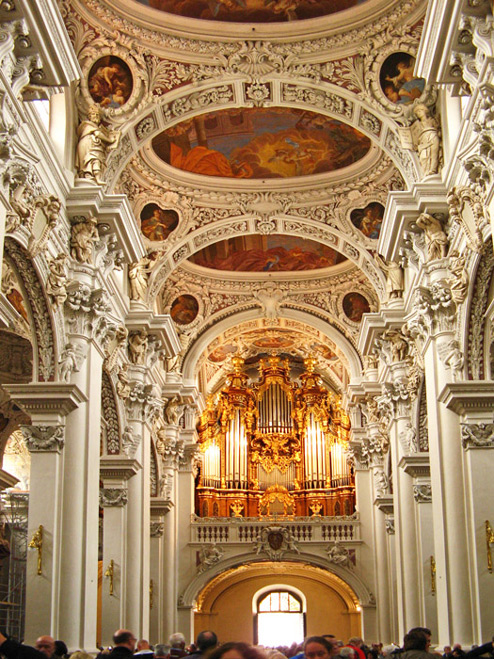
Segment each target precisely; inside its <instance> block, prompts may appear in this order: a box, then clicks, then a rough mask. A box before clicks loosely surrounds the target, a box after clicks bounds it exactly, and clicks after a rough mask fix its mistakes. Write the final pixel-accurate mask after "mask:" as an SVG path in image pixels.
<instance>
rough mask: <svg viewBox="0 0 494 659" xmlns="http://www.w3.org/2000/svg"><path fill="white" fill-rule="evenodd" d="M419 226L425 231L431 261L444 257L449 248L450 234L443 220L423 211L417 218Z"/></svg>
mask: <svg viewBox="0 0 494 659" xmlns="http://www.w3.org/2000/svg"><path fill="white" fill-rule="evenodd" d="M417 226H418V227H419V228H420V229H422V230H423V232H424V235H425V242H426V244H427V255H428V258H429V261H434V260H435V259H442V258H444V257H445V256H446V251H447V248H448V236H447V235H446V234H445V232H444V230H443V227H442V224H441V222H440V221H439V220H438V219H437V218H435V217H433V216H432V215H429V213H422V214H421V215H419V216H418V218H417Z"/></svg>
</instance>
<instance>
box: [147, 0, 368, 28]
mask: <svg viewBox="0 0 494 659" xmlns="http://www.w3.org/2000/svg"><path fill="white" fill-rule="evenodd" d="M137 2H139V4H141V5H146V6H147V7H153V8H155V9H160V10H161V11H166V12H168V13H169V14H176V15H178V16H184V17H187V18H202V19H203V20H208V21H228V22H238V23H273V22H276V23H280V22H284V21H297V20H304V19H307V18H317V17H319V16H327V15H328V14H334V13H336V12H339V11H342V10H344V9H349V8H350V7H355V6H357V5H360V4H362V3H363V2H365V0H137Z"/></svg>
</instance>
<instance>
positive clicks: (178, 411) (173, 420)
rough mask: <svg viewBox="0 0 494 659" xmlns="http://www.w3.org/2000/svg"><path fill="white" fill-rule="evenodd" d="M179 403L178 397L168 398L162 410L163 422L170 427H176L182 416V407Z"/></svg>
mask: <svg viewBox="0 0 494 659" xmlns="http://www.w3.org/2000/svg"><path fill="white" fill-rule="evenodd" d="M180 403H181V401H180V396H177V395H175V396H173V398H170V400H169V401H168V402H167V403H166V406H165V409H164V410H163V415H164V417H165V421H166V422H167V423H168V424H170V425H172V426H176V425H178V422H179V420H180V417H181V416H182V412H183V410H184V405H181V404H180Z"/></svg>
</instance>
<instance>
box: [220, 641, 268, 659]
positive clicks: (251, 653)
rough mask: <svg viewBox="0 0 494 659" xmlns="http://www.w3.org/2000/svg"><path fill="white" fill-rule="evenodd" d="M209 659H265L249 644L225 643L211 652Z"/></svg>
mask: <svg viewBox="0 0 494 659" xmlns="http://www.w3.org/2000/svg"><path fill="white" fill-rule="evenodd" d="M208 659H264V655H263V654H262V653H261V651H260V650H258V649H257V648H255V647H253V646H252V645H248V644H247V643H223V645H220V646H219V647H217V648H216V649H215V650H213V651H212V652H211V654H210V655H209V656H208Z"/></svg>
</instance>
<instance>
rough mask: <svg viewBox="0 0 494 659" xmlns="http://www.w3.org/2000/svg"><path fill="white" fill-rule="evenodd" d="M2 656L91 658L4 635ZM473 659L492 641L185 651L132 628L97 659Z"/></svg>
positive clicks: (214, 644) (199, 646)
mask: <svg viewBox="0 0 494 659" xmlns="http://www.w3.org/2000/svg"><path fill="white" fill-rule="evenodd" d="M0 654H2V655H3V656H4V657H6V659H69V657H70V659H92V655H90V654H89V653H87V652H85V651H84V650H77V651H76V652H72V653H70V655H69V652H68V649H67V646H66V644H65V643H64V642H63V641H56V640H55V639H53V638H52V637H51V636H40V638H38V639H37V641H36V643H35V645H34V647H31V646H29V645H24V644H22V643H18V642H17V641H15V640H13V639H9V638H7V637H6V636H4V635H3V634H2V633H1V632H0ZM389 655H400V656H399V657H394V659H433V658H434V657H436V658H437V659H438V658H441V659H475V658H476V657H481V656H485V657H488V658H489V659H492V658H493V657H494V637H493V638H492V640H491V641H489V642H488V643H484V644H483V645H480V646H477V645H474V646H472V647H471V648H470V649H469V650H463V648H462V647H461V645H460V644H459V643H456V644H455V645H453V646H449V645H447V646H444V648H431V632H430V630H429V629H427V628H425V627H415V628H414V629H411V630H410V631H409V632H408V634H406V635H405V637H404V640H403V646H402V647H399V646H397V645H384V646H383V644H382V643H372V644H371V645H366V644H365V643H364V641H363V640H362V639H361V638H358V637H353V638H350V639H349V640H348V642H347V643H346V644H345V643H344V642H343V641H342V640H338V639H337V638H336V636H334V635H333V634H322V635H321V636H309V637H308V638H307V639H306V640H305V642H304V643H303V644H301V645H297V644H295V643H294V644H292V645H291V646H290V647H288V646H279V647H276V648H268V647H263V646H259V645H255V646H254V645H249V644H248V643H243V642H228V643H223V644H220V643H219V642H218V638H217V636H216V634H215V633H214V632H213V631H202V632H200V634H199V635H198V636H197V639H196V642H195V643H193V644H191V645H189V646H186V640H185V636H184V635H183V634H181V633H180V632H177V633H175V634H172V635H171V636H170V638H169V643H168V644H167V645H165V644H157V645H155V646H154V647H152V646H151V645H150V644H149V642H148V641H146V640H144V639H141V640H139V641H138V640H137V639H136V637H135V636H134V634H133V633H132V632H131V631H129V630H128V629H119V630H118V631H116V632H115V634H114V635H113V646H111V647H108V648H106V649H103V648H101V649H100V653H99V654H98V656H97V659H134V657H136V658H138V659H182V657H187V659H386V658H387V657H389V659H393V657H390V656H389Z"/></svg>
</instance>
